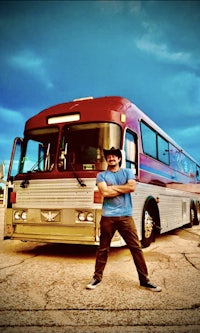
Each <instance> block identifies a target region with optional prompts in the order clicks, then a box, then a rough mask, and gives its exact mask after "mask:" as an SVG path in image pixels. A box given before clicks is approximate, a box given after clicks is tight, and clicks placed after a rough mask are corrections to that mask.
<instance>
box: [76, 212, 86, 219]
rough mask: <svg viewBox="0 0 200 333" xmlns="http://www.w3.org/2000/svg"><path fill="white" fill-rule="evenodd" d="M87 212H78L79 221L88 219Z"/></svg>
mask: <svg viewBox="0 0 200 333" xmlns="http://www.w3.org/2000/svg"><path fill="white" fill-rule="evenodd" d="M86 216H87V215H86V213H85V212H81V213H79V214H78V219H79V221H85V219H86Z"/></svg>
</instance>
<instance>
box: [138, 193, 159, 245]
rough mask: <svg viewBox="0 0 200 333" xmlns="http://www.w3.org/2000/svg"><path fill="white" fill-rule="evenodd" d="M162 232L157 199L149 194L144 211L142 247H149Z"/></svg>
mask: <svg viewBox="0 0 200 333" xmlns="http://www.w3.org/2000/svg"><path fill="white" fill-rule="evenodd" d="M158 230H159V232H160V214H159V210H158V204H157V202H156V200H155V199H154V198H153V197H152V196H149V197H148V198H147V200H146V201H145V204H144V207H143V212H142V240H141V244H142V247H143V248H145V247H148V246H149V245H150V244H151V243H152V242H154V241H155V238H156V234H158V233H159V232H158Z"/></svg>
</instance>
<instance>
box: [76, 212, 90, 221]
mask: <svg viewBox="0 0 200 333" xmlns="http://www.w3.org/2000/svg"><path fill="white" fill-rule="evenodd" d="M93 221H94V214H93V212H87V211H84V212H78V214H77V222H93Z"/></svg>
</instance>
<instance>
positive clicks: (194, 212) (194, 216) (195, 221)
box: [186, 201, 199, 228]
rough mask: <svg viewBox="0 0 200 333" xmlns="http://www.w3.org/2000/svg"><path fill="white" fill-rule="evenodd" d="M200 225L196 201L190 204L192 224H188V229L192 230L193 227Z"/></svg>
mask: <svg viewBox="0 0 200 333" xmlns="http://www.w3.org/2000/svg"><path fill="white" fill-rule="evenodd" d="M195 224H199V221H198V216H197V209H196V206H195V203H194V201H191V203H190V222H189V223H188V224H186V228H192V227H193V225H195Z"/></svg>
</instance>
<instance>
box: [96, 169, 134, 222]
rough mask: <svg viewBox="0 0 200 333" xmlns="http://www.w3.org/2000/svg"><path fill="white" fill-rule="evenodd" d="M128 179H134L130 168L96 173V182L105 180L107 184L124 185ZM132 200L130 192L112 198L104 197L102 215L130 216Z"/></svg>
mask: <svg viewBox="0 0 200 333" xmlns="http://www.w3.org/2000/svg"><path fill="white" fill-rule="evenodd" d="M129 179H134V174H133V171H132V170H131V169H123V168H121V169H119V171H117V172H112V171H109V170H106V171H102V172H100V173H99V174H98V175H97V184H98V183H101V182H106V184H107V185H124V184H126V183H127V182H128V180H129ZM132 208H133V207H132V200H131V195H130V193H125V194H120V195H118V196H116V197H113V198H104V201H103V206H102V209H103V211H102V215H103V216H132Z"/></svg>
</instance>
